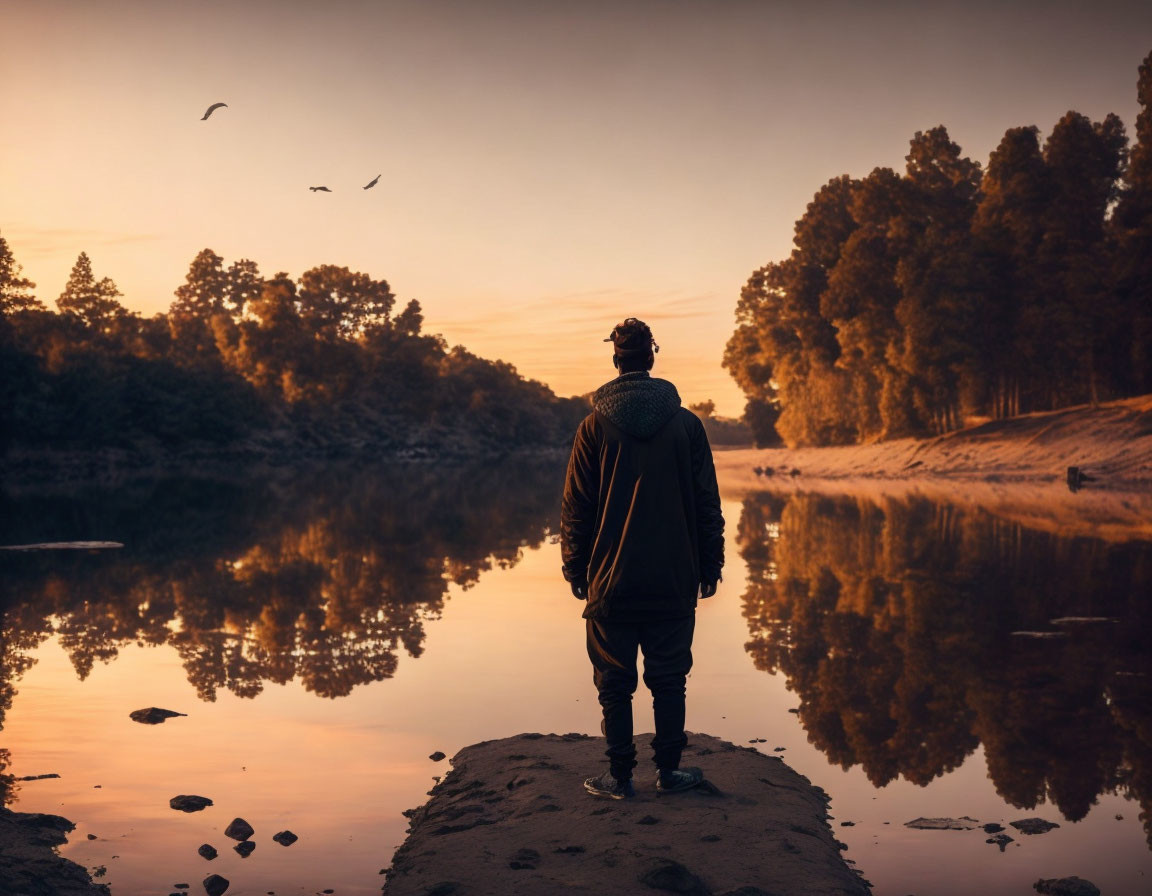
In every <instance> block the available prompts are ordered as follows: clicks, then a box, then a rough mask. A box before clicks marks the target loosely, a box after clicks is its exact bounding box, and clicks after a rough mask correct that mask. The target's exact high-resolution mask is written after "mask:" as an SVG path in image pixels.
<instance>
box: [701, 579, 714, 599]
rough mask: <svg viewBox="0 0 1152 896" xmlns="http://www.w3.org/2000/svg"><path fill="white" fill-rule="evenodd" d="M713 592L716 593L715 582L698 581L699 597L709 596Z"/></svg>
mask: <svg viewBox="0 0 1152 896" xmlns="http://www.w3.org/2000/svg"><path fill="white" fill-rule="evenodd" d="M715 593H716V583H715V582H701V583H700V597H701V598H705V597H711V596H712V595H713V594H715Z"/></svg>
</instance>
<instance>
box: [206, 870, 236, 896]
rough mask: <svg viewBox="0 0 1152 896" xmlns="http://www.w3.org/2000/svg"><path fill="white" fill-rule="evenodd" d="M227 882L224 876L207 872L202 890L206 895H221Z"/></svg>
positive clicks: (225, 888) (226, 886) (226, 887)
mask: <svg viewBox="0 0 1152 896" xmlns="http://www.w3.org/2000/svg"><path fill="white" fill-rule="evenodd" d="M229 883H230V881H229V880H228V878H226V877H221V876H220V875H219V874H209V875H208V876H207V877H206V878H204V891H205V892H206V893H207V894H208V896H223V894H224V891H225V890H227V889H228V885H229Z"/></svg>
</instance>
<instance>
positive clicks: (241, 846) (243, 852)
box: [232, 840, 256, 859]
mask: <svg viewBox="0 0 1152 896" xmlns="http://www.w3.org/2000/svg"><path fill="white" fill-rule="evenodd" d="M232 848H233V849H234V850H236V852H238V853H239V854H240V858H242V859H246V858H248V856H250V855H252V850H254V849H255V848H256V844H255V843H253V842H252V841H251V840H241V841H240V842H239V843H237V844H236V845H235V846H233V847H232Z"/></svg>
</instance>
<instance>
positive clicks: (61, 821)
mask: <svg viewBox="0 0 1152 896" xmlns="http://www.w3.org/2000/svg"><path fill="white" fill-rule="evenodd" d="M73 828H74V825H73V824H72V822H70V821H69V820H68V819H66V818H62V817H60V816H59V815H42V814H40V813H22V812H12V811H10V810H8V809H4V808H0V893H4V894H13V896H15V894H24V893H27V894H48V893H51V894H52V896H108V887H107V885H105V884H94V883H93V882H92V879H91V878H90V877H89V875H88V872H87V871H85V869H84V868H83V867H81V866H80V865H77V864H76V863H75V862H73V861H71V860H69V859H66V858H64V857H63V856H60V855H58V854H57V853H56V851H55V849H53V847H54V846H59V845H60V844H62V843H64V842H65V840H66V836H65V835H66V834H67V833H68V832H70V831H71V830H73Z"/></svg>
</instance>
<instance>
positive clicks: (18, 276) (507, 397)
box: [0, 236, 587, 457]
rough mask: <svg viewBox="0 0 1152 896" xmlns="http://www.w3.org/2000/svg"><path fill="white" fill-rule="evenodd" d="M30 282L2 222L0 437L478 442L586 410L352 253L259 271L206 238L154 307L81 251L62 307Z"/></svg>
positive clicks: (430, 449)
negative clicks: (458, 337) (431, 323)
mask: <svg viewBox="0 0 1152 896" xmlns="http://www.w3.org/2000/svg"><path fill="white" fill-rule="evenodd" d="M34 289H35V284H34V283H32V282H31V281H29V280H28V279H27V278H25V277H23V276H22V269H21V267H20V265H19V264H18V263H17V262H16V260H15V258H14V256H13V253H12V251H11V249H10V247H9V246H8V243H7V241H6V240H5V239H4V238H3V236H0V420H2V422H3V426H0V432H2V433H3V434H2V435H0V449H3V448H5V447H6V448H8V449H9V451H11V450H12V449H26V450H29V451H37V450H40V449H43V448H46V447H47V448H53V449H75V450H89V451H90V450H92V449H110V450H117V451H121V452H125V453H127V454H129V455H134V456H143V457H152V456H156V455H162V454H165V453H173V452H177V453H178V452H181V451H186V450H188V449H189V448H196V449H207V450H221V449H229V450H233V451H237V450H238V451H242V452H247V453H251V454H254V455H258V456H260V455H264V456H266V455H268V454H284V453H288V454H314V453H317V452H320V453H324V452H329V453H331V452H336V453H342V452H347V451H354V452H373V453H384V454H396V453H400V454H405V453H408V454H412V453H415V454H437V455H441V456H443V455H468V454H473V453H478V452H484V451H491V450H504V449H507V448H512V447H518V446H529V445H562V444H564V441H565V440H566V439H568V438H570V436H571V433H572V431H574V430H575V427H576V425H577V423H578V422H579V420H580V419H581V417H582V416H583V415H584V414H585V413H586V412H587V407H586V404H585V403H584V402H582V401H580V400H579V399H574V398H568V399H560V398H558V397H557V396H555V395H554V394H553V393H552V391H551V390H550V389H549V388H548V387H547V386H545V385H544V384H542V383H539V382H536V381H533V380H529V379H525V378H524V377H522V376H521V375H520V374H519V373H517V371H516V369H515V368H514V367H513V366H512V365H510V364H507V363H505V362H502V361H490V360H486V359H484V358H480V357H478V356H476V355H474V354H472V353H471V352H469V351H467V350H466V349H465V348H463V347H462V346H454V347H449V345H448V344H447V342H446V341H445V340H444V339H443V338H442V337H441V336H439V335H431V334H427V333H424V332H422V325H423V314H422V309H421V307H420V304H419V302H417V301H416V300H412V301H409V302H408V303H407V304H406V305H404V306H403V308H399V309H398V308H397V307H396V296H395V295H394V294H393V292H392V290H391V288H390V287H389V285H388V283H387V281H385V280H378V279H374V278H373V277H371V276H369V275H368V274H365V273H361V272H358V271H352V270H349V269H348V268H346V267H339V266H336V265H330V264H324V265H319V266H317V267H314V268H312V269H311V270H308V271H305V272H304V274H302V275H301V276H300V277H299V278H298V279H295V280H294V279H292V278H291V277H290V276H289V275H288V274H287V273H283V272H281V273H277V274H275V275H273V276H272V277H264V276H263V275H262V274H261V273H260V270H259V268H258V266H257V265H256V263H255V262H253V261H251V260H249V259H239V260H237V261H233V262H231V263H226V262H225V260H224V259H223V258H222V257H221V256H219V255H217V254H216V253H215V252H213V251H212V250H211V249H204V250H203V251H202V252H200V253H199V254H198V255H197V256H196V257H195V259H193V261H192V263H191V266H190V268H189V270H188V274H187V276H186V278H185V282H184V283H183V284H181V285H180V286H179V287H178V288H177V289H176V290H175V300H174V301H173V302H172V304H171V307H170V308H169V310H168V312H167V313H162V314H156V315H153V316H151V317H145V316H142V315H140V314H138V313H136V312H132V311H129V310H128V309H127V308H125V307H124V306H123V305H122V304H121V303H120V302H119V298H120V297H121V293H120V290H119V289H118V288H117V286H116V284H115V283H114V282H113V281H112V280H111V279H109V278H108V277H103V278H99V279H98V278H97V276H96V275H95V274H94V273H93V271H92V263H91V260H90V259H89V257H88V255H87V254H86V253H83V252H82V253H81V254H80V256H79V257H78V258H77V260H76V264H75V266H74V267H73V269H72V273H71V276H70V277H69V278H68V283H67V285H66V286H65V288H64V291H63V292H62V293H61V294H60V296H59V297H58V298H57V299H56V310H50V309H49V308H48V307H47V306H46V305H45V304H44V303H43V302H42V301H40V300H39V299H38V298H37V297H36V295H35V293H34Z"/></svg>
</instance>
